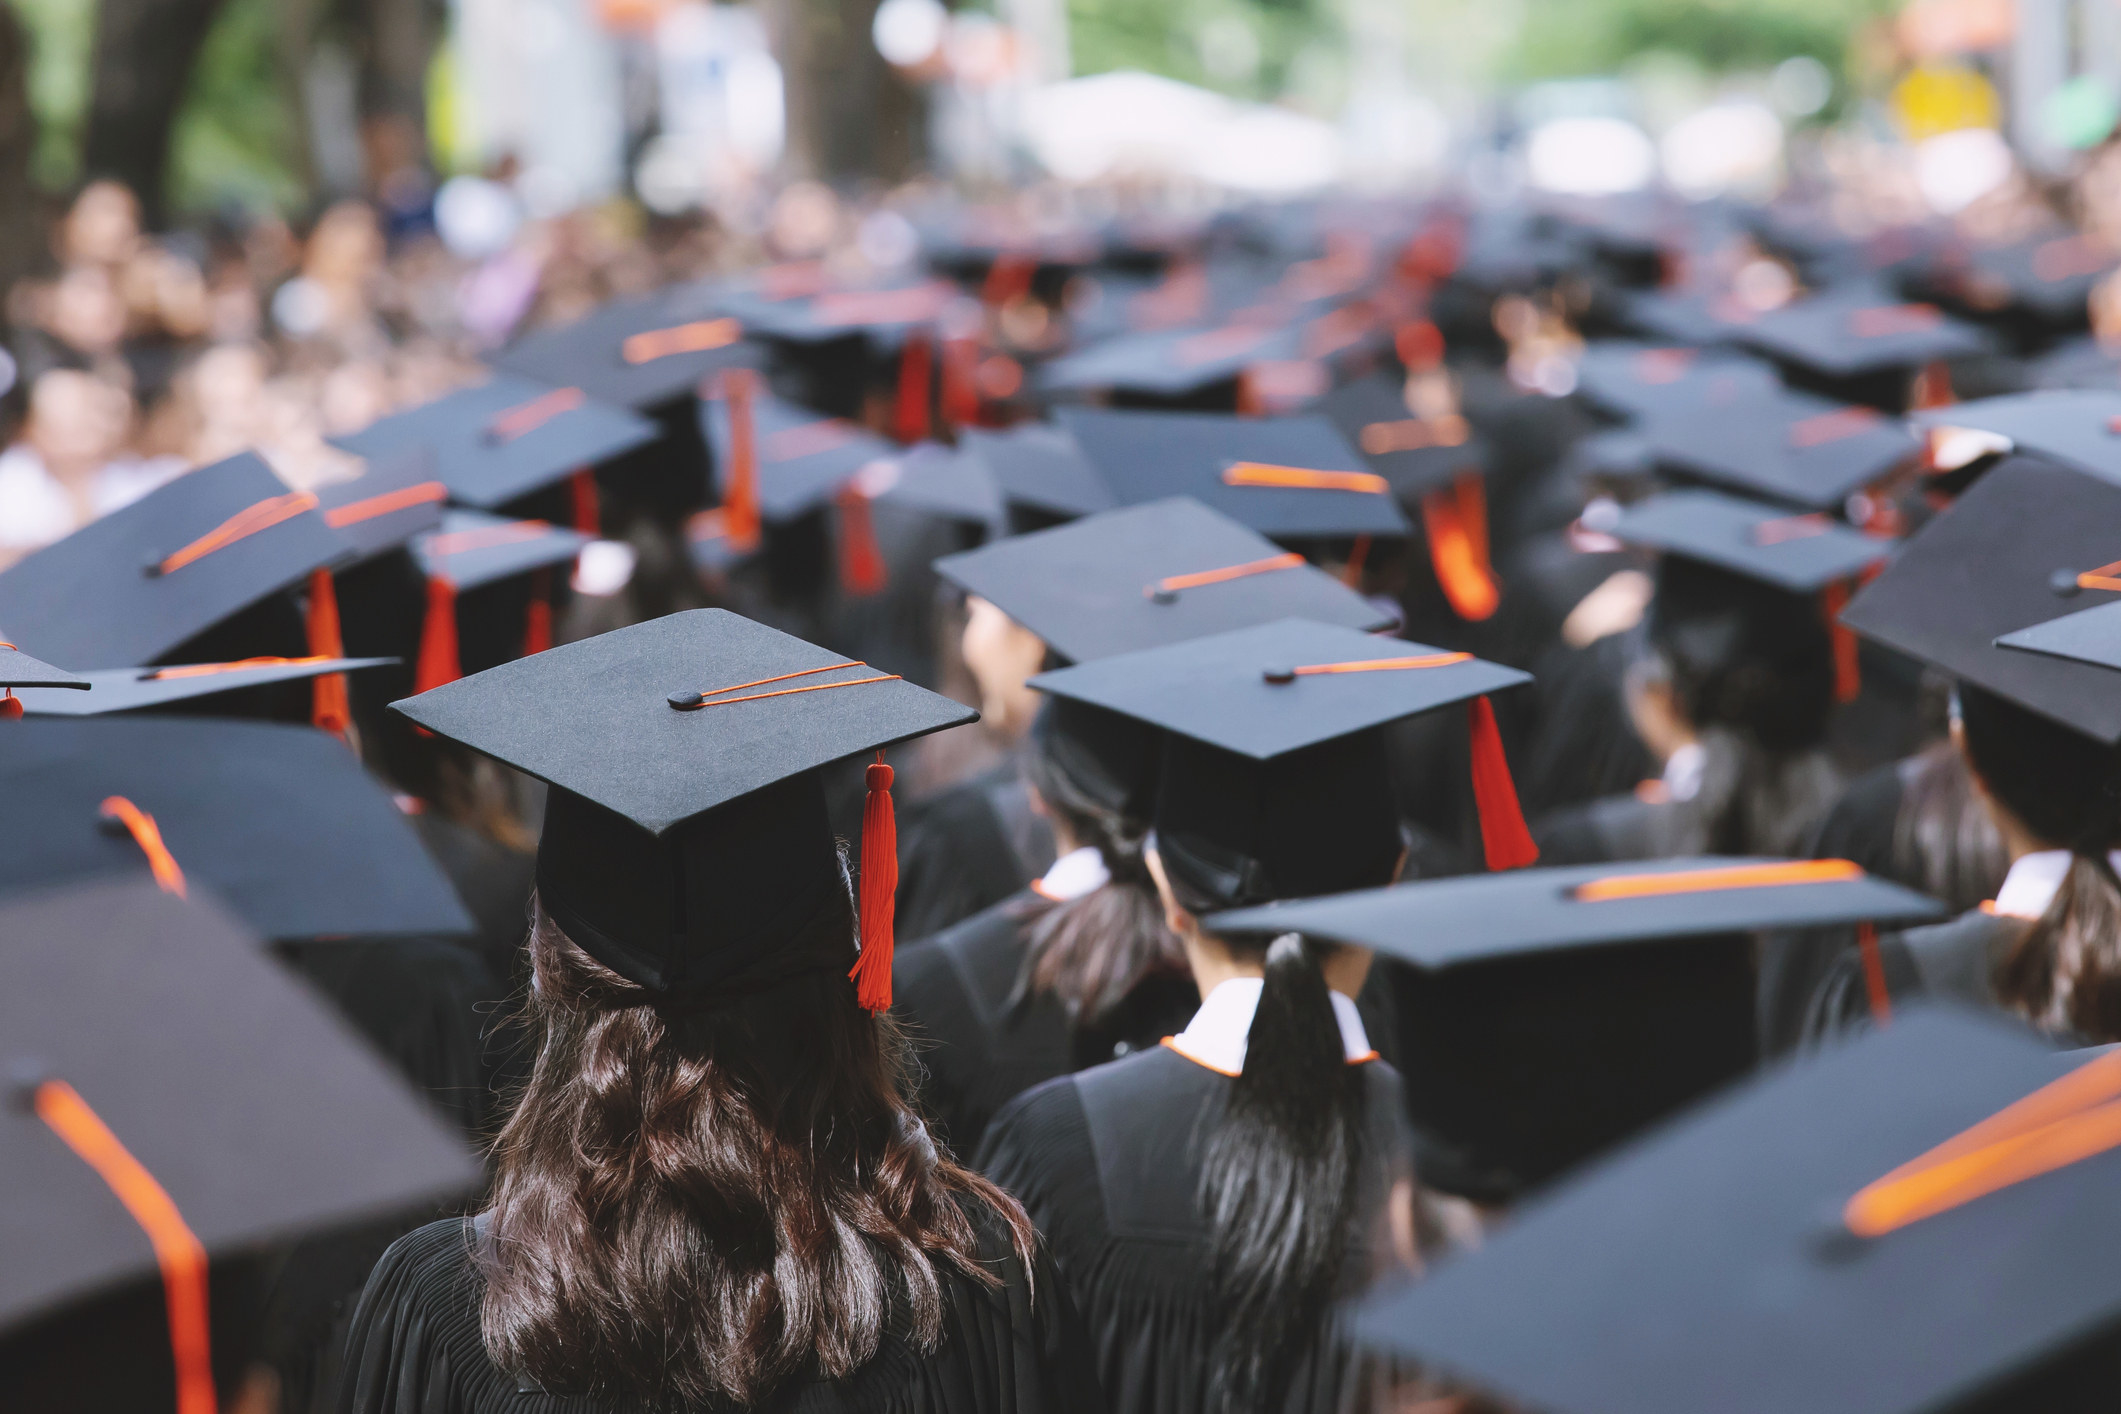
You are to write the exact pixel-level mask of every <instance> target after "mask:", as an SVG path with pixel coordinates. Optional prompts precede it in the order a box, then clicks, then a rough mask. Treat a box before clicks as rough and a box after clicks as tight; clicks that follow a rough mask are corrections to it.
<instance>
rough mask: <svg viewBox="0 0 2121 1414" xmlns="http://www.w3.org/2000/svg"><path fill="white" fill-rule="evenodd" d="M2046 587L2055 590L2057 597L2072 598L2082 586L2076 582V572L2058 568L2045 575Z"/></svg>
mask: <svg viewBox="0 0 2121 1414" xmlns="http://www.w3.org/2000/svg"><path fill="white" fill-rule="evenodd" d="M2047 587H2048V588H2049V589H2052V590H2054V591H2055V594H2056V596H2057V597H2058V598H2063V599H2074V598H2076V597H2077V594H2078V592H2079V591H2081V590H2082V589H2083V587H2084V586H2082V585H2080V584H2079V583H2077V572H2076V571H2075V570H2072V569H2059V570H2056V571H2055V572H2054V573H2053V574H2051V575H2049V576H2048V577H2047Z"/></svg>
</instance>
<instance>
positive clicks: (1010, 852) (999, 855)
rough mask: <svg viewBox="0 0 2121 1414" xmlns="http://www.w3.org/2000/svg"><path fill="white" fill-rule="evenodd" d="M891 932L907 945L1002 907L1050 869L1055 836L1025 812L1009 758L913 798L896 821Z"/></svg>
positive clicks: (1025, 792)
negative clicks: (896, 867) (895, 892)
mask: <svg viewBox="0 0 2121 1414" xmlns="http://www.w3.org/2000/svg"><path fill="white" fill-rule="evenodd" d="M898 857H899V873H898V906H897V911H896V912H895V914H894V915H893V916H894V919H895V920H896V921H895V923H894V930H895V931H896V933H897V934H898V936H899V937H900V938H902V939H905V940H906V941H908V942H913V941H917V940H918V939H921V938H926V937H930V936H932V935H934V934H936V933H940V932H942V931H943V929H945V928H947V927H949V926H950V925H951V924H953V923H957V922H961V921H963V920H964V919H967V918H970V917H971V916H972V915H973V914H975V913H977V912H979V911H980V910H981V909H983V908H987V907H989V906H991V905H993V904H997V903H1000V902H1001V901H1002V900H1003V899H1005V898H1007V897H1009V895H1011V894H1013V893H1015V892H1016V891H1017V890H1019V889H1022V888H1025V887H1027V886H1028V885H1029V884H1030V883H1031V881H1032V880H1033V879H1036V878H1037V877H1038V876H1039V875H1041V874H1043V873H1045V872H1046V870H1048V869H1050V868H1051V867H1052V866H1053V859H1054V850H1053V831H1052V830H1051V829H1050V828H1049V827H1048V826H1047V824H1046V822H1045V821H1044V820H1043V819H1041V818H1040V817H1039V816H1038V815H1037V814H1036V813H1034V812H1033V811H1032V809H1031V794H1030V788H1029V787H1028V786H1026V785H1025V784H1024V781H1023V776H1022V772H1021V768H1020V767H1019V766H1018V765H1017V763H1016V760H1015V758H1013V757H1012V758H1010V759H1009V760H1007V761H1004V762H1003V763H1002V764H1001V765H999V766H996V767H995V768H994V769H993V770H991V771H987V772H984V773H983V774H981V775H978V776H974V777H973V778H972V779H970V780H968V781H962V782H960V783H959V784H957V785H954V786H951V787H949V788H948V789H946V790H941V791H938V792H936V793H935V794H934V795H931V796H928V797H926V798H924V799H921V800H916V801H913V802H912V803H910V804H908V805H907V806H906V807H905V808H904V809H902V810H901V811H900V812H899V816H898Z"/></svg>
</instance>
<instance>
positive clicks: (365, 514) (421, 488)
mask: <svg viewBox="0 0 2121 1414" xmlns="http://www.w3.org/2000/svg"><path fill="white" fill-rule="evenodd" d="M447 499H449V488H448V487H447V486H444V485H443V484H442V483H441V482H439V481H422V482H421V483H419V484H418V485H417V486H404V487H400V488H399V489H398V490H396V491H385V492H383V493H382V494H381V495H379V496H370V497H368V498H366V499H365V500H360V501H348V502H347V503H346V504H345V505H343V506H333V507H332V508H331V509H330V510H328V511H326V512H325V513H324V523H325V524H326V525H328V526H330V527H331V528H332V529H333V530H343V529H345V528H346V527H347V526H349V525H359V524H360V523H361V522H362V521H364V520H374V519H375V518H376V517H377V516H387V515H389V514H391V513H392V512H393V511H403V510H410V509H411V508H412V507H414V506H430V505H433V504H434V503H435V502H437V501H445V500H447Z"/></svg>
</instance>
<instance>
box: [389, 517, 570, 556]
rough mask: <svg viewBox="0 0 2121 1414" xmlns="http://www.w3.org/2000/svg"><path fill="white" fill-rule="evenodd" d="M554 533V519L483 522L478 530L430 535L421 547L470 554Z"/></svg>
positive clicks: (433, 552)
mask: <svg viewBox="0 0 2121 1414" xmlns="http://www.w3.org/2000/svg"><path fill="white" fill-rule="evenodd" d="M551 533H552V522H551V521H546V520H512V521H510V522H508V524H506V525H482V526H480V527H478V528H477V529H475V530H452V531H447V532H445V533H443V534H441V535H430V536H428V537H427V538H426V539H425V540H423V541H421V542H420V548H421V549H422V550H423V551H425V552H426V553H427V554H430V555H434V556H436V557H438V558H441V559H447V558H449V557H450V556H451V555H463V554H468V553H470V552H471V551H473V550H491V549H494V548H495V547H496V546H501V545H520V544H522V543H524V542H525V541H529V540H542V539H544V538H545V537H546V536H547V535H550V534H551Z"/></svg>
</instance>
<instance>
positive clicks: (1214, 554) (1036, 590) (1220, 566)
mask: <svg viewBox="0 0 2121 1414" xmlns="http://www.w3.org/2000/svg"><path fill="white" fill-rule="evenodd" d="M937 569H938V570H939V571H940V572H941V573H942V574H943V575H944V576H945V577H946V578H948V579H950V580H952V581H953V582H955V583H957V584H959V585H961V586H963V587H964V588H966V589H967V590H968V591H969V592H971V593H973V594H974V595H976V596H978V597H977V598H976V599H975V601H974V602H975V605H976V606H977V607H976V612H982V613H989V614H994V615H996V616H997V617H1001V616H1002V615H1006V618H1004V619H1003V624H1004V625H1005V627H1006V631H1007V632H1008V633H1009V634H1011V635H1017V636H1021V637H1023V638H1025V639H1028V640H1029V641H1030V643H1032V644H1035V645H1037V652H1038V656H1039V657H1042V658H1044V659H1045V660H1047V661H1049V662H1050V661H1053V660H1056V659H1058V660H1066V661H1075V662H1087V661H1094V660H1096V659H1100V658H1105V657H1109V656H1111V655H1112V654H1114V653H1116V652H1121V651H1126V650H1129V649H1139V648H1146V647H1150V646H1153V645H1156V644H1161V643H1171V642H1182V641H1184V640H1186V639H1190V638H1198V637H1201V636H1203V635H1206V634H1209V633H1213V632H1216V631H1219V630H1227V629H1233V628H1240V627H1244V626H1246V625H1249V624H1257V623H1263V622H1267V621H1271V620H1273V619H1278V618H1282V617H1285V616H1288V615H1291V614H1305V615H1308V616H1310V617H1314V618H1317V619H1320V620H1323V621H1325V622H1330V623H1342V624H1346V625H1348V626H1349V627H1354V628H1375V627H1379V626H1381V625H1382V623H1383V622H1384V621H1383V619H1382V617H1381V616H1380V615H1379V613H1378V611H1377V610H1376V609H1375V608H1374V607H1373V606H1371V605H1370V604H1368V603H1366V602H1365V601H1364V600H1363V599H1362V597H1361V596H1360V595H1358V594H1356V593H1355V592H1354V591H1352V590H1350V589H1348V588H1347V587H1346V586H1344V585H1342V584H1340V583H1339V582H1338V581H1336V580H1334V579H1333V578H1332V577H1331V576H1329V575H1327V574H1325V573H1323V572H1321V571H1319V570H1317V569H1315V568H1313V567H1311V566H1309V565H1306V564H1304V563H1303V562H1302V561H1301V560H1300V559H1299V557H1297V556H1296V555H1293V554H1288V553H1284V552H1281V551H1279V550H1278V549H1277V547H1276V546H1275V545H1274V543H1273V542H1272V541H1269V540H1267V539H1266V538H1265V537H1263V536H1261V535H1258V534H1257V533H1255V532H1253V531H1251V530H1248V529H1246V528H1245V527H1244V526H1242V525H1239V524H1237V523H1236V522H1235V521H1232V520H1230V519H1228V518H1227V517H1225V516H1222V515H1220V514H1218V513H1217V512H1215V511H1212V510H1210V509H1209V508H1208V507H1206V506H1204V505H1201V504H1200V503H1199V502H1197V501H1193V500H1190V499H1186V498H1180V497H1173V498H1170V499H1167V500H1162V501H1154V502H1150V503H1148V504H1146V505H1141V506H1132V507H1128V508H1126V509H1124V510H1115V511H1108V512H1105V513H1103V514H1100V515H1093V516H1088V517H1085V518H1084V519H1082V520H1078V521H1076V522H1074V523H1072V524H1070V525H1066V526H1061V527H1056V528H1053V529H1049V530H1044V531H1040V532H1037V533H1035V534H1030V535H1020V536H1017V537H1015V538H1013V539H1010V540H1005V541H1002V542H999V543H997V544H994V545H989V546H985V547H983V548H981V549H978V550H972V551H968V552H966V553H964V554H959V555H952V556H949V557H947V558H945V559H943V560H941V561H939V562H938V563H937ZM1025 656H1026V657H1027V658H1028V657H1030V655H1029V654H1026V655H1025ZM1021 683H1022V679H1021V677H1019V678H1017V679H1016V680H1015V681H1014V682H1013V683H1012V687H1015V688H1018V689H1021ZM1033 697H1034V700H1035V698H1036V694H1033ZM1157 738H1158V733H1157V731H1156V729H1155V728H1154V727H1152V726H1149V725H1148V724H1146V723H1143V722H1140V721H1137V720H1135V719H1133V718H1129V717H1125V716H1122V715H1120V714H1118V713H1115V712H1109V711H1106V710H1105V709H1103V708H1101V707H1097V706H1095V705H1093V704H1090V703H1087V702H1081V701H1077V700H1075V699H1072V698H1065V697H1062V698H1052V699H1048V700H1047V701H1046V702H1045V705H1044V706H1043V707H1042V708H1041V709H1039V711H1038V713H1037V716H1036V717H1035V719H1034V720H1033V722H1032V725H1031V729H1030V732H1029V737H1028V740H1027V742H1026V744H1025V747H1024V753H1023V771H1024V775H1025V778H1026V781H1027V783H1028V787H1029V790H1030V793H1031V797H1032V799H1033V801H1034V802H1035V804H1036V806H1037V808H1038V809H1039V811H1040V812H1041V813H1042V814H1043V815H1044V817H1045V819H1046V821H1047V823H1048V824H1049V825H1050V826H1051V828H1052V831H1053V834H1054V837H1055V841H1056V845H1057V847H1058V848H1059V851H1060V857H1059V859H1058V860H1057V861H1056V862H1055V864H1054V865H1053V867H1052V868H1051V869H1049V870H1048V871H1047V872H1046V873H1045V874H1044V875H1043V876H1042V877H1041V878H1039V879H1037V880H1036V881H1034V882H1033V883H1032V884H1031V886H1030V887H1029V888H1027V889H1025V890H1023V891H1021V892H1019V893H1017V894H1014V895H1012V896H1011V897H1010V898H1008V899H1006V900H1004V901H1003V902H1001V903H999V904H996V905H995V906H993V907H991V908H988V909H986V910H984V911H982V912H980V913H977V914H974V915H973V916H972V917H971V918H968V919H966V920H965V921H963V922H962V923H959V924H958V925H956V926H955V927H953V928H950V929H947V930H946V931H944V932H943V933H941V934H939V935H938V936H937V937H935V938H934V939H933V940H931V941H930V942H929V943H925V944H923V945H921V946H918V947H912V948H908V949H907V950H906V951H905V953H904V955H903V956H902V957H901V958H900V960H899V965H898V969H897V977H896V980H895V983H894V989H895V993H896V996H897V1008H896V1014H897V1015H898V1017H899V1019H900V1020H901V1021H902V1022H904V1023H906V1024H907V1026H908V1028H909V1029H910V1030H912V1031H913V1033H914V1036H915V1042H916V1045H920V1046H921V1047H922V1051H921V1054H922V1060H923V1062H924V1064H925V1069H926V1072H927V1074H926V1076H925V1077H924V1080H923V1083H922V1087H921V1100H922V1103H923V1105H924V1107H925V1108H926V1110H927V1111H928V1113H929V1114H930V1115H931V1116H933V1117H934V1118H935V1119H936V1120H937V1121H938V1125H939V1128H941V1130H942V1131H943V1134H944V1137H945V1138H946V1139H947V1140H948V1142H949V1143H950V1144H951V1146H952V1147H953V1148H955V1149H956V1150H957V1152H959V1153H960V1154H966V1155H969V1154H972V1153H974V1152H976V1151H977V1149H978V1147H979V1141H980V1136H981V1134H982V1132H983V1131H984V1130H985V1129H986V1126H987V1121H988V1120H989V1119H991V1118H992V1117H993V1115H994V1112H995V1111H996V1110H997V1109H999V1108H1000V1107H1001V1106H1002V1105H1003V1104H1004V1103H1006V1102H1007V1101H1008V1100H1010V1099H1011V1098H1012V1097H1014V1096H1016V1095H1018V1094H1020V1093H1022V1092H1023V1091H1025V1090H1028V1089H1030V1088H1031V1087H1032V1086H1033V1085H1036V1084H1038V1083H1039V1082H1040V1081H1043V1080H1050V1079H1052V1078H1053V1077H1055V1076H1058V1075H1066V1074H1068V1073H1069V1072H1071V1071H1075V1070H1080V1069H1082V1068H1083V1067H1084V1066H1088V1065H1095V1064H1098V1063H1099V1062H1102V1061H1107V1060H1111V1059H1112V1058H1113V1057H1115V1056H1120V1055H1126V1054H1128V1053H1130V1052H1132V1051H1137V1050H1140V1049H1143V1048H1144V1047H1150V1046H1154V1045H1155V1044H1156V1043H1157V1042H1158V1041H1160V1040H1162V1039H1163V1038H1164V1037H1165V1036H1168V1035H1170V1034H1171V1033H1172V1032H1174V1031H1176V1030H1178V1029H1179V1028H1180V1027H1182V1026H1184V1025H1185V1024H1186V1019H1187V1018H1188V1017H1190V1016H1192V1015H1193V1012H1194V1009H1195V1008H1196V1007H1198V1006H1199V1005H1200V994H1199V992H1198V991H1197V990H1196V989H1195V987H1194V985H1193V978H1192V975H1191V973H1190V972H1188V970H1187V968H1186V961H1185V955H1184V953H1183V952H1182V951H1181V950H1180V948H1179V944H1178V940H1177V938H1175V937H1174V936H1173V935H1172V934H1171V932H1170V930H1169V929H1167V928H1166V927H1165V926H1164V916H1163V907H1162V905H1161V904H1160V903H1159V902H1158V899H1157V895H1156V887H1155V884H1154V883H1153V882H1152V881H1151V880H1150V877H1149V873H1148V869H1147V866H1146V864H1145V863H1144V862H1143V858H1142V846H1143V841H1144V837H1145V836H1146V835H1147V834H1148V830H1149V820H1148V816H1149V811H1150V807H1151V805H1152V803H1153V800H1154V796H1155V790H1156V761H1157V744H1158V742H1157ZM931 1042H932V1044H923V1043H931Z"/></svg>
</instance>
